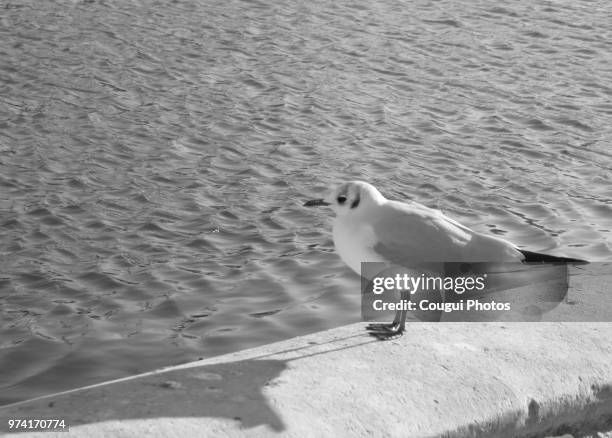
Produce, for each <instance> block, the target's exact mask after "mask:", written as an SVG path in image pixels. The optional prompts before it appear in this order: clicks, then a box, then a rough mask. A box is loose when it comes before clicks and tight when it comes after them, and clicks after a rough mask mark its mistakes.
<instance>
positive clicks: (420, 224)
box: [304, 181, 586, 339]
mask: <svg viewBox="0 0 612 438" xmlns="http://www.w3.org/2000/svg"><path fill="white" fill-rule="evenodd" d="M304 206H306V207H313V206H329V207H331V209H332V210H333V211H334V213H335V214H336V217H335V220H334V224H333V237H334V245H335V247H336V250H337V251H338V253H339V255H340V258H341V259H342V260H343V261H344V263H346V264H347V265H348V266H349V267H350V268H351V269H352V270H353V271H355V272H356V273H357V274H359V275H361V263H362V262H383V263H385V264H387V265H398V266H403V267H408V268H414V267H417V266H424V265H425V264H427V263H430V264H431V263H444V262H475V263H476V262H517V263H520V262H523V263H529V262H544V263H586V262H585V261H583V260H577V259H572V258H566V257H556V256H551V255H547V254H540V253H536V252H531V251H525V250H522V249H519V248H518V247H517V246H516V245H514V244H513V243H511V242H509V241H507V240H504V239H501V238H499V237H496V236H491V235H487V234H483V233H478V232H476V231H474V230H471V229H470V228H468V227H466V226H464V225H461V224H460V223H458V222H457V221H455V220H453V219H451V218H449V217H448V216H446V215H444V214H443V213H442V212H441V211H439V210H434V209H431V208H429V207H426V206H424V205H421V204H419V203H417V202H413V201H410V202H398V201H392V200H388V199H386V198H385V197H384V196H383V195H382V194H381V193H380V192H379V191H378V190H377V189H376V188H375V187H374V186H372V185H371V184H368V183H366V182H363V181H349V182H345V183H342V184H340V185H338V186H337V187H335V188H334V189H332V190H331V192H330V193H329V194H328V195H327V196H326V197H325V198H324V199H313V200H310V201H307V202H306V203H305V204H304ZM402 313H403V314H402ZM405 318H406V312H399V311H398V313H397V314H396V317H395V320H394V321H393V323H391V324H372V325H370V326H368V329H370V330H373V331H374V333H372V334H373V335H375V336H377V337H378V338H380V339H385V338H388V337H391V336H397V335H401V334H402V333H403V331H404V327H405Z"/></svg>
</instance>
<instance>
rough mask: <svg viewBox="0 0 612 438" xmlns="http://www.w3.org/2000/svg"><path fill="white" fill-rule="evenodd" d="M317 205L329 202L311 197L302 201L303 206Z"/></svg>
mask: <svg viewBox="0 0 612 438" xmlns="http://www.w3.org/2000/svg"><path fill="white" fill-rule="evenodd" d="M319 205H329V202H325V201H324V200H323V199H311V200H310V201H306V202H304V207H317V206H319Z"/></svg>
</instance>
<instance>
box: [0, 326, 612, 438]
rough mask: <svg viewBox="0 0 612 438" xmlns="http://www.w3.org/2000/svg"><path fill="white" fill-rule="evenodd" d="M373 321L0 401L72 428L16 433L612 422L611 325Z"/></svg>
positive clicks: (412, 432) (300, 433)
mask: <svg viewBox="0 0 612 438" xmlns="http://www.w3.org/2000/svg"><path fill="white" fill-rule="evenodd" d="M363 328H364V324H354V325H350V326H346V327H342V328H337V329H333V330H329V331H326V332H320V333H316V334H313V335H309V336H303V337H299V338H295V339H291V340H287V341H283V342H278V343H274V344H270V345H266V346H263V347H259V348H254V349H250V350H245V351H241V352H238V353H234V354H229V355H225V356H220V357H216V358H212V359H208V360H203V361H199V362H194V363H190V364H186V365H182V366H179V367H174V368H169V369H165V370H160V371H157V372H153V373H148V374H145V375H141V376H137V377H132V378H127V379H122V380H117V381H114V382H108V383H105V384H101V385H96V386H92V387H88V388H84V389H80V390H75V391H71V392H67V393H62V394H57V395H53V396H49V397H44V398H40V399H37V400H33V401H27V402H23V403H20V404H16V405H12V406H8V407H4V408H2V409H0V421H1V429H0V430H3V431H4V432H6V431H7V420H8V419H10V418H65V419H66V422H67V423H68V424H69V425H70V433H69V434H66V433H61V434H59V433H58V434H53V433H51V434H50V433H49V432H41V433H27V434H26V433H18V434H9V435H8V436H13V435H14V436H17V435H18V436H20V437H24V436H41V437H43V436H44V437H49V436H54V435H57V436H60V437H66V436H78V437H89V438H94V437H117V436H119V437H124V436H125V437H128V436H149V437H185V436H211V437H212V436H214V437H218V436H249V437H267V436H284V437H285V436H286V437H304V436H306V437H308V436H312V437H322V436H334V437H343V436H365V435H371V436H402V437H434V436H445V437H467V436H469V437H473V436H482V437H491V436H495V437H496V436H500V437H519V436H547V435H549V436H554V435H557V436H560V435H563V434H568V433H572V434H576V436H584V435H586V434H588V433H593V434H595V433H596V432H597V431H602V430H610V429H612V346H611V336H610V335H611V334H612V324H609V323H592V324H585V323H580V324H576V323H446V324H440V323H415V324H411V325H409V327H408V328H409V333H408V335H406V336H404V337H402V338H399V339H396V340H391V341H386V342H381V341H376V340H374V339H372V338H371V337H369V336H368V335H367V334H365V332H364V330H363Z"/></svg>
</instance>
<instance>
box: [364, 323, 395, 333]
mask: <svg viewBox="0 0 612 438" xmlns="http://www.w3.org/2000/svg"><path fill="white" fill-rule="evenodd" d="M394 327H397V324H394V323H392V322H390V323H387V324H368V325H367V326H366V330H368V331H372V330H374V331H382V330H392V329H393V328H394Z"/></svg>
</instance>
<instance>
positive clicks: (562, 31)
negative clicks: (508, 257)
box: [0, 0, 612, 404]
mask: <svg viewBox="0 0 612 438" xmlns="http://www.w3.org/2000/svg"><path fill="white" fill-rule="evenodd" d="M0 11H1V12H0V89H1V91H0V187H1V188H0V212H1V216H0V221H1V222H0V315H1V316H0V318H1V319H0V370H1V371H0V404H5V403H10V402H14V401H18V400H22V399H26V398H30V397H34V396H38V395H42V394H47V393H50V392H54V391H59V390H65V389H69V388H73V387H78V386H81V385H85V384H90V383H94V382H99V381H102V380H105V379H111V378H117V377H122V376H125V375H129V374H133V373H138V372H142V371H146V370H150V369H153V368H157V367H160V366H164V365H170V364H176V363H181V362H185V361H188V360H194V359H197V358H199V357H208V356H212V355H216V354H221V353H225V352H228V351H234V350H238V349H242V348H246V347H249V346H254V345H259V344H262V343H266V342H271V341H275V340H279V339H283V338H286V337H291V336H296V335H300V334H305V333H308V332H313V331H318V330H321V329H325V328H328V327H333V326H336V325H338V324H343V323H348V322H352V321H355V320H357V319H358V318H359V292H358V291H359V281H358V279H357V278H356V276H355V275H354V274H353V273H351V272H350V271H349V270H348V269H347V268H346V267H345V266H344V265H343V264H342V262H341V261H340V260H339V258H338V257H337V255H336V254H335V253H334V252H333V243H332V241H331V235H330V220H329V215H328V214H326V213H325V212H324V211H323V210H308V209H305V208H303V207H301V204H302V203H303V201H304V200H306V199H309V198H311V197H313V196H318V195H319V190H321V189H323V188H324V187H325V186H326V185H327V184H329V183H331V182H333V181H338V180H344V179H363V180H367V181H369V182H371V183H373V184H375V185H376V186H377V187H378V188H379V189H380V190H381V191H382V192H383V194H385V195H386V196H387V197H390V198H396V199H414V200H417V201H419V202H422V203H424V204H427V205H429V206H432V207H436V208H440V209H442V210H444V211H445V212H446V213H447V214H449V215H451V216H452V217H454V218H456V219H458V220H460V221H462V222H464V223H466V224H468V225H470V226H472V227H473V228H476V229H478V230H480V231H488V232H492V233H495V234H498V235H501V236H504V237H506V238H508V239H510V240H512V241H514V242H516V243H517V244H519V245H521V246H524V247H526V248H529V249H531V250H538V251H547V252H550V253H553V254H563V255H566V256H573V257H580V258H587V259H589V260H611V259H612V236H611V233H610V230H611V229H612V201H611V199H612V184H611V175H612V172H611V170H612V154H611V153H610V151H609V145H610V139H611V138H612V128H611V124H610V120H611V117H612V103H611V101H612V99H611V98H612V86H611V84H612V28H611V27H610V23H611V22H612V5H610V4H609V2H606V1H599V2H597V1H576V0H571V1H570V0H559V1H540V2H537V4H534V2H531V1H528V0H523V1H519V2H512V3H511V4H508V5H506V6H503V7H501V6H494V5H492V4H491V2H488V1H467V0H465V1H458V2H457V1H450V0H440V1H416V2H412V1H410V2H409V1H405V2H399V1H392V0H384V1H380V2H370V1H362V0H338V1H335V2H322V1H313V2H306V3H304V2H299V1H295V0H281V1H279V2H265V1H240V0H229V1H223V2H212V1H181V0H175V1H167V0H164V1H145V0H132V1H126V2H114V1H97V0H94V1H91V0H89V1H76V0H75V1H45V2H40V1H34V0H30V1H22V0H20V1H14V2H9V1H0Z"/></svg>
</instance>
